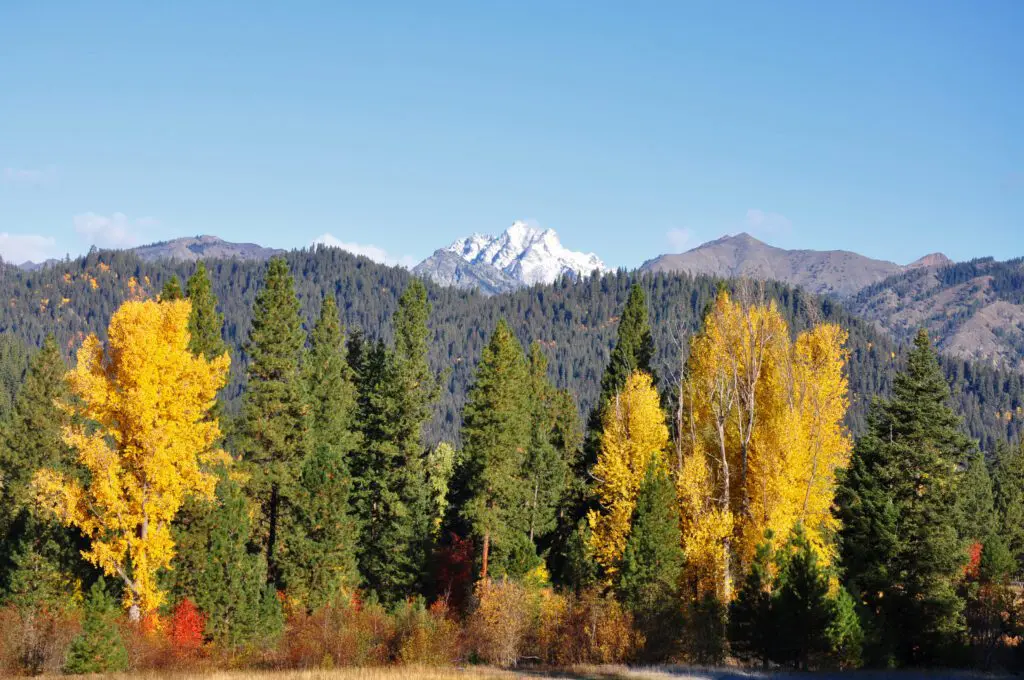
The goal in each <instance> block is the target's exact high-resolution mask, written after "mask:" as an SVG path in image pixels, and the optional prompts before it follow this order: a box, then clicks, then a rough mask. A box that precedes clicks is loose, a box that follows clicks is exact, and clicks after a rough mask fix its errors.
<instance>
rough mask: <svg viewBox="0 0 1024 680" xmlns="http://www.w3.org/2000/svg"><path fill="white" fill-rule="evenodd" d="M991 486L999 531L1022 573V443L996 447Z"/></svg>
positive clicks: (1023, 540)
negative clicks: (997, 448)
mask: <svg viewBox="0 0 1024 680" xmlns="http://www.w3.org/2000/svg"><path fill="white" fill-rule="evenodd" d="M992 485H993V487H994V497H995V507H996V513H997V522H996V524H997V526H998V527H999V528H1000V532H999V533H1000V534H1001V537H1002V540H1003V542H1004V543H1005V544H1006V547H1007V549H1008V550H1009V551H1010V554H1011V555H1013V557H1014V559H1015V560H1016V562H1017V569H1016V571H1015V574H1017V575H1020V574H1024V442H1022V443H1021V444H1020V446H1015V447H1012V448H1011V447H1009V446H1005V445H1004V446H1003V447H1001V448H1000V449H999V451H998V452H997V455H996V466H995V471H994V473H993V475H992Z"/></svg>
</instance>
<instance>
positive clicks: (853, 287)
mask: <svg viewBox="0 0 1024 680" xmlns="http://www.w3.org/2000/svg"><path fill="white" fill-rule="evenodd" d="M946 262H948V259H947V258H946V257H945V255H942V254H941V253H935V254H932V255H928V256H926V257H924V258H921V260H918V261H917V262H914V263H911V264H909V265H907V266H901V265H898V264H896V263H894V262H888V261H886V260H873V259H871V258H870V257H865V256H864V255H859V254H857V253H853V252H850V251H846V250H786V249H784V248H776V247H775V246H770V245H768V244H767V243H764V242H763V241H759V240H757V239H756V238H754V237H753V236H751V235H750V234H746V233H744V234H738V235H736V236H723V237H722V238H720V239H716V240H714V241H709V242H708V243H705V244H703V245H700V246H697V247H696V248H694V249H693V250H689V251H687V252H685V253H680V254H678V255H661V256H659V257H656V258H654V259H653V260H648V261H647V262H645V263H644V264H643V265H641V267H640V270H641V271H648V272H674V271H685V272H689V273H691V274H709V275H712V276H721V277H723V278H731V277H740V276H742V277H749V278H754V279H773V280H776V281H784V282H785V283H789V284H793V285H797V286H801V287H803V288H805V289H807V290H809V291H811V292H814V293H819V294H831V295H836V296H838V297H847V296H850V295H853V294H854V293H856V292H857V291H859V290H860V289H862V288H864V287H865V286H868V285H870V284H872V283H875V282H877V281H881V280H882V279H885V278H886V277H888V276H892V275H893V274H898V273H900V272H902V271H905V270H906V269H909V268H916V267H919V266H935V265H937V264H942V263H946Z"/></svg>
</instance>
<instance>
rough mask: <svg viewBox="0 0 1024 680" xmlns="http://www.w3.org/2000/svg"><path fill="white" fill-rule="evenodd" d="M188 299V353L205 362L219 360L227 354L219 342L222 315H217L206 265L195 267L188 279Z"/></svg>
mask: <svg viewBox="0 0 1024 680" xmlns="http://www.w3.org/2000/svg"><path fill="white" fill-rule="evenodd" d="M186 285H187V291H188V299H189V301H190V302H191V303H192V316H190V317H189V320H188V332H189V345H188V348H189V350H191V351H192V353H193V354H195V355H197V356H198V355H202V356H204V357H206V358H207V359H213V358H214V357H219V356H220V355H221V354H224V352H226V351H227V346H226V345H225V344H224V340H223V339H222V338H221V332H222V330H223V327H224V315H223V314H220V313H218V312H217V298H216V296H214V294H213V289H212V288H211V286H210V277H209V275H208V274H207V273H206V265H204V264H203V263H202V262H201V261H200V262H199V263H197V264H196V271H195V273H193V274H192V276H190V277H189V279H188V283H187V284H186Z"/></svg>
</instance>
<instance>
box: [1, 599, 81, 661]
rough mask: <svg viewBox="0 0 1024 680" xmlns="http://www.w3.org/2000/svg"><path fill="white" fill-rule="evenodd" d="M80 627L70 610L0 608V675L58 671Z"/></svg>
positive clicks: (75, 616) (78, 621)
mask: <svg viewBox="0 0 1024 680" xmlns="http://www.w3.org/2000/svg"><path fill="white" fill-rule="evenodd" d="M80 628H81V621H80V620H79V618H78V616H77V615H76V614H75V613H74V612H71V611H54V610H50V609H48V608H46V607H43V608H40V609H34V608H33V609H26V610H21V611H19V610H18V608H16V607H14V606H13V605H11V606H7V607H4V608H3V609H0V676H5V675H37V674H40V673H46V674H56V673H59V672H60V669H61V667H62V666H63V665H64V658H65V656H66V655H67V651H68V647H69V646H70V645H71V641H72V640H74V639H75V636H77V635H78V631H79V629H80Z"/></svg>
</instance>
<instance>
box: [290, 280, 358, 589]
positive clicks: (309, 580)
mask: <svg viewBox="0 0 1024 680" xmlns="http://www.w3.org/2000/svg"><path fill="white" fill-rule="evenodd" d="M304 374H305V380H306V393H307V396H308V398H309V408H310V415H311V418H310V433H309V436H310V454H309V456H308V458H307V459H306V462H305V464H304V465H303V468H302V474H301V478H300V490H299V495H298V502H297V504H296V505H297V507H296V521H295V523H294V525H293V526H292V534H293V536H292V539H291V541H292V550H291V552H290V555H289V559H288V560H287V563H286V565H285V566H284V569H285V571H286V578H285V581H286V582H287V584H288V590H289V592H291V593H293V594H294V595H296V596H297V597H298V598H300V599H301V600H302V601H303V602H304V603H305V604H306V605H307V606H308V607H309V608H310V609H314V608H316V607H318V606H320V605H322V604H325V603H327V602H330V601H331V600H333V599H334V597H335V596H336V595H337V594H338V592H339V591H340V589H341V588H342V587H343V586H354V585H356V583H357V582H358V572H357V569H356V556H355V549H356V539H357V532H356V524H355V521H354V518H353V516H352V511H351V507H350V499H349V493H350V490H351V485H352V478H351V474H350V472H349V465H348V458H349V456H350V455H351V453H352V451H353V450H354V449H355V448H356V446H357V443H358V440H359V437H358V433H357V432H355V431H354V429H353V428H354V426H355V423H354V417H355V404H356V399H355V385H354V384H353V380H352V368H351V367H350V366H349V365H348V363H347V362H346V360H345V344H344V336H343V334H342V330H341V325H340V322H339V318H338V306H337V304H336V303H335V301H334V298H333V297H331V296H327V297H325V298H324V301H323V306H322V308H321V310H320V318H319V319H318V320H317V322H316V325H315V326H314V327H313V332H312V333H311V334H310V347H309V352H308V353H307V354H306V358H305V366H304Z"/></svg>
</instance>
